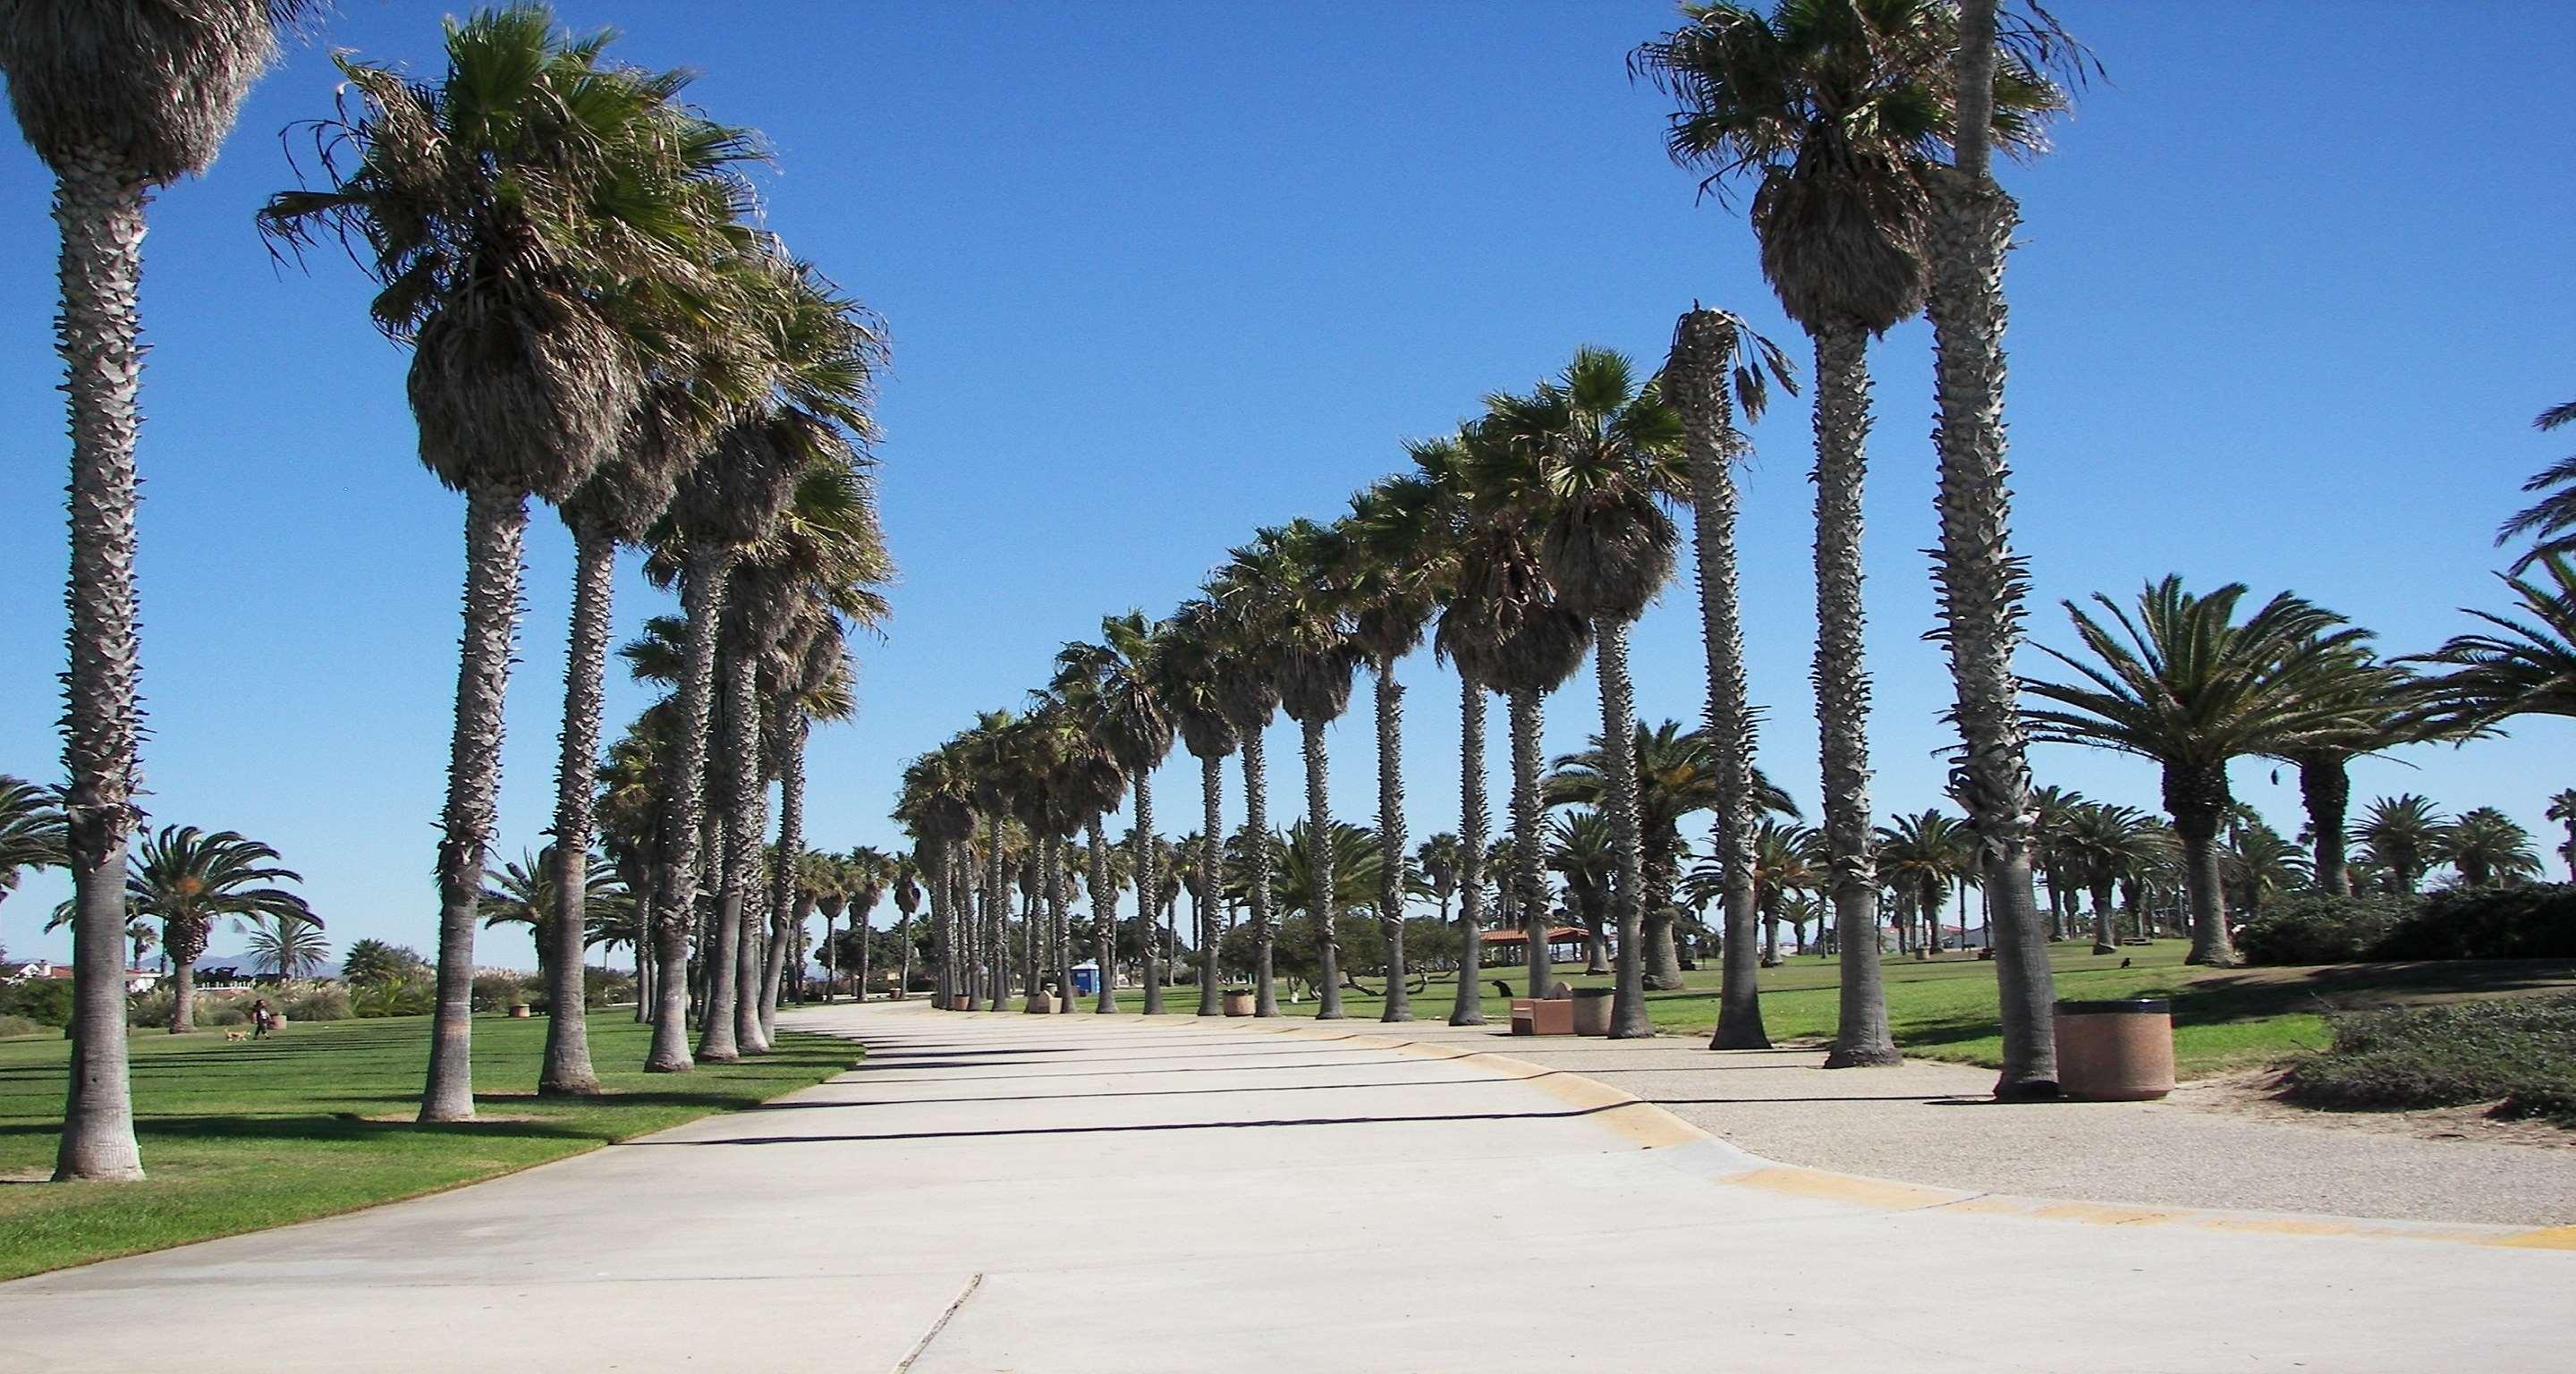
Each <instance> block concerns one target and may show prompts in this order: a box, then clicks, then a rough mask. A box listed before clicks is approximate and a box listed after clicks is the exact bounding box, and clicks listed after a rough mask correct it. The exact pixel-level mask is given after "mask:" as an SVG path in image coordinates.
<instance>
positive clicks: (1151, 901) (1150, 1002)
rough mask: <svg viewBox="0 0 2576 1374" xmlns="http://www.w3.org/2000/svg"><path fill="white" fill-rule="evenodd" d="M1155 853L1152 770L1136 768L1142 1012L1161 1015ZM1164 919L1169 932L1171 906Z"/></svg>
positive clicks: (1161, 965) (1161, 958) (1158, 879)
mask: <svg viewBox="0 0 2576 1374" xmlns="http://www.w3.org/2000/svg"><path fill="white" fill-rule="evenodd" d="M1157 857H1158V856H1157V855H1156V853H1155V852H1154V770H1152V769H1151V768H1139V769H1137V770H1136V855H1135V858H1134V860H1133V862H1132V863H1131V864H1130V865H1129V866H1130V867H1131V868H1133V869H1134V870H1135V873H1136V914H1137V915H1138V916H1141V917H1143V918H1144V921H1143V924H1144V927H1145V1014H1146V1015H1147V1016H1160V1015H1162V1014H1163V970H1164V964H1165V953H1164V950H1163V947H1162V946H1161V945H1159V944H1157V943H1156V942H1155V939H1154V908H1155V906H1156V904H1158V903H1161V902H1162V896H1163V884H1162V875H1161V874H1160V873H1159V872H1157V871H1156V866H1155V859H1156V858H1157ZM1162 909H1163V918H1164V921H1165V923H1166V925H1165V929H1166V932H1167V933H1168V930H1169V922H1170V920H1171V911H1172V908H1171V906H1170V905H1169V904H1163V908H1162Z"/></svg>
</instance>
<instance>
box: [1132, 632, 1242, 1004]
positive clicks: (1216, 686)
mask: <svg viewBox="0 0 2576 1374" xmlns="http://www.w3.org/2000/svg"><path fill="white" fill-rule="evenodd" d="M1222 634H1223V628H1222V612H1220V611H1219V610H1218V609H1217V607H1216V605H1215V604H1214V603H1213V602H1208V601H1193V602H1189V603H1186V604H1184V605H1183V606H1182V607H1181V608H1180V609H1179V610H1178V611H1176V612H1174V613H1173V615H1172V618H1171V619H1170V620H1168V621H1166V622H1164V626H1163V630H1162V632H1161V633H1160V634H1159V635H1158V636H1156V640H1155V645H1154V652H1153V657H1152V663H1153V683H1154V691H1155V695H1156V697H1157V698H1158V699H1159V700H1160V701H1161V702H1162V704H1163V707H1164V709H1165V710H1167V711H1169V712H1170V713H1171V717H1172V724H1173V727H1174V728H1175V729H1176V730H1178V731H1179V733H1180V737H1181V743H1182V745H1183V746H1184V747H1185V748H1187V749H1188V750H1189V751H1190V757H1192V758H1194V759H1197V760H1198V761H1199V802H1200V815H1201V821H1200V826H1201V828H1200V830H1199V843H1200V845H1201V846H1202V849H1201V852H1199V853H1198V854H1196V855H1195V856H1193V858H1192V859H1191V860H1190V863H1191V865H1192V875H1191V876H1192V877H1193V878H1195V879H1196V881H1197V884H1198V885H1197V886H1196V887H1195V888H1194V889H1192V892H1193V896H1192V897H1191V910H1192V911H1193V912H1194V913H1195V914H1196V915H1197V916H1198V918H1199V919H1198V952H1199V1007H1198V1014H1199V1015H1201V1016H1216V1015H1219V1014H1220V1013H1221V1012H1222V1010H1223V1007H1222V1004H1221V1003H1220V1002H1219V1000H1218V998H1217V936H1218V934H1219V932H1218V930H1217V913H1218V910H1219V907H1220V902H1219V899H1218V891H1219V889H1220V888H1221V887H1222V886H1223V884H1224V876H1225V875H1224V873H1223V871H1222V870H1223V868H1224V865H1223V864H1222V863H1220V862H1218V861H1216V860H1215V859H1213V858H1212V857H1211V856H1210V855H1209V854H1207V853H1206V852H1205V849H1206V848H1207V847H1213V846H1214V845H1216V844H1218V843H1220V841H1219V839H1218V838H1217V837H1219V836H1222V835H1224V834H1225V827H1224V823H1223V820H1222V818H1221V817H1220V816H1219V814H1218V810H1219V806H1220V804H1221V803H1222V802H1223V800H1224V796H1225V767H1224V765H1225V759H1226V755H1228V754H1231V753H1233V752H1234V751H1235V746H1236V744H1237V742H1238V741H1239V740H1240V739H1241V737H1242V736H1241V732H1239V731H1237V730H1236V729H1235V726H1234V720H1233V717H1232V716H1231V715H1230V714H1228V712H1227V710H1226V707H1227V704H1228V699H1229V698H1228V694H1227V692H1226V691H1225V678H1224V677H1223V675H1222V670H1223V666H1224V663H1225V660H1224V658H1223V649H1222V644H1223V641H1222V638H1221V636H1222Z"/></svg>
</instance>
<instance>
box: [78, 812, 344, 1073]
mask: <svg viewBox="0 0 2576 1374" xmlns="http://www.w3.org/2000/svg"><path fill="white" fill-rule="evenodd" d="M303 881H304V879H303V877H302V876H301V875H299V874H297V873H296V872H295V871H294V870H293V869H289V868H284V867H280V866H279V864H278V854H277V851H276V850H274V849H271V848H269V847H268V846H267V845H264V844H261V843H260V842H259V841H257V840H253V839H249V838H246V837H244V836H243V835H241V834H240V833H239V832H237V831H231V830H217V831H212V832H209V831H203V830H199V829H197V828H196V827H195V826H190V825H171V826H163V827H162V828H161V830H160V831H159V832H158V833H156V834H152V835H147V836H145V837H144V839H143V843H142V844H140V845H138V846H137V847H136V853H135V861H134V864H133V867H132V868H131V870H130V871H129V872H128V874H127V877H126V882H125V896H126V901H127V903H128V904H129V905H130V907H131V908H132V910H133V911H134V912H135V913H136V914H138V915H141V916H148V917H151V918H154V919H156V920H158V921H160V922H161V947H162V948H163V949H165V950H167V951H168V952H169V955H170V963H171V967H172V968H173V969H174V970H176V972H175V973H174V975H173V976H172V979H171V990H172V992H173V994H174V995H173V997H172V999H171V1009H170V1032H171V1033H172V1034H173V1035H176V1034H180V1033H183V1032H186V1031H191V1030H194V1029H196V1021H195V1013H194V1009H193V1006H192V1003H193V1002H194V1001H195V994H196V966H197V960H198V959H199V958H200V957H202V956H203V955H204V954H205V952H206V939H207V937H208V936H210V935H212V934H213V933H214V928H215V922H217V921H219V920H236V921H238V920H242V919H255V918H262V917H277V918H281V919H285V920H293V921H309V922H311V923H312V924H313V925H315V926H317V927H318V926H320V925H321V924H322V922H321V920H320V918H318V917H316V916H314V915H313V909H312V908H311V907H309V906H307V905H306V904H305V901H304V898H302V897H301V896H298V895H297V894H295V893H293V892H289V891H287V890H286V889H285V888H283V887H278V886H275V884H279V883H301V882H303ZM122 933H123V932H122V931H121V930H120V932H119V934H120V936H121V935H122ZM119 962H122V960H120V961H119Z"/></svg>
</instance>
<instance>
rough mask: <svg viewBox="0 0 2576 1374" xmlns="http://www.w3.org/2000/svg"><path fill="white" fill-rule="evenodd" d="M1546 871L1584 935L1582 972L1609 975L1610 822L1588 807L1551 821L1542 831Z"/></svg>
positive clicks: (1613, 840)
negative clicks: (1559, 881) (1558, 881)
mask: <svg viewBox="0 0 2576 1374" xmlns="http://www.w3.org/2000/svg"><path fill="white" fill-rule="evenodd" d="M1547 866H1548V867H1549V868H1552V869H1554V870H1556V872H1557V874H1558V875H1559V876H1560V877H1562V878H1564V879H1565V903H1566V905H1567V906H1568V907H1569V908H1571V909H1572V910H1573V912H1574V914H1575V915H1576V916H1577V917H1578V918H1580V919H1581V920H1582V922H1583V925H1584V929H1585V930H1586V932H1587V937H1586V938H1585V940H1584V942H1583V948H1584V965H1583V971H1584V972H1585V973H1586V974H1602V973H1608V972H1610V971H1611V968H1610V964H1609V958H1608V953H1609V943H1610V940H1609V924H1610V893H1611V887H1612V884H1613V883H1614V882H1615V881H1616V877H1617V873H1618V869H1619V843H1618V837H1617V836H1616V835H1614V834H1613V833H1612V832H1611V829H1610V817H1609V816H1607V815H1605V814H1603V813H1602V812H1601V811H1599V810H1597V809H1595V808H1593V807H1588V806H1584V807H1577V808H1575V809H1574V810H1571V811H1568V812H1566V813H1565V814H1564V815H1562V816H1559V817H1557V818H1556V819H1555V820H1554V821H1553V822H1551V823H1550V824H1549V826H1548V846H1547Z"/></svg>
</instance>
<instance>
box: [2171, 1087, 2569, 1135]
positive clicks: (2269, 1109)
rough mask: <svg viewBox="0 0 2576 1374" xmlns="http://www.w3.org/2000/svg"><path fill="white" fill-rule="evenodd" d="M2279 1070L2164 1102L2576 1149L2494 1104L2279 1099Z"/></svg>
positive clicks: (2559, 1131)
mask: <svg viewBox="0 0 2576 1374" xmlns="http://www.w3.org/2000/svg"><path fill="white" fill-rule="evenodd" d="M2281 1074H2282V1071H2281V1070H2280V1069H2277V1068H2268V1069H2249V1070H2246V1071H2244V1072H2242V1073H2229V1074H2219V1075H2217V1076H2215V1077H2211V1078H2199V1079H2194V1080H2192V1081H2191V1082H2189V1083H2184V1084H2181V1085H2180V1086H2178V1087H2176V1088H2175V1089H2174V1091H2173V1096H2171V1097H2168V1098H2166V1099H2165V1101H2167V1102H2169V1103H2171V1104H2173V1105H2174V1106H2177V1107H2188V1108H2190V1109H2192V1110H2194V1111H2202V1112H2212V1113H2215V1114H2217V1115H2220V1116H2235V1117H2243V1118H2246V1119H2249V1120H2254V1121H2269V1122H2274V1123H2277V1124H2281V1125H2290V1126H2305V1127H2308V1128H2310V1129H2313V1130H2325V1131H2369V1132H2373V1133H2376V1134H2380V1135H2402V1136H2411V1137H2413V1138H2415V1139H2417V1140H2474V1141H2482V1142H2484V1143H2487V1144H2490V1145H2527V1146H2531V1147H2533V1148H2535V1149H2550V1150H2576V1130H2569V1129H2568V1128H2566V1127H2563V1126H2553V1125H2551V1124H2550V1123H2548V1122H2547V1121H2541V1120H2535V1119H2531V1118H2519V1119H2503V1118H2497V1117H2492V1116H2489V1115H2487V1112H2488V1111H2489V1110H2490V1109H2492V1108H2493V1107H2494V1106H2495V1104H2494V1103H2492V1102H2485V1103H2472V1104H2470V1105H2468V1106H2464V1107H2422V1108H2417V1109H2414V1110H2410V1111H2384V1112H2364V1111H2326V1110H2322V1109H2319V1108H2315V1107H2302V1106H2299V1105H2297V1104H2296V1103H2292V1102H2285V1101H2282V1100H2281Z"/></svg>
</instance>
